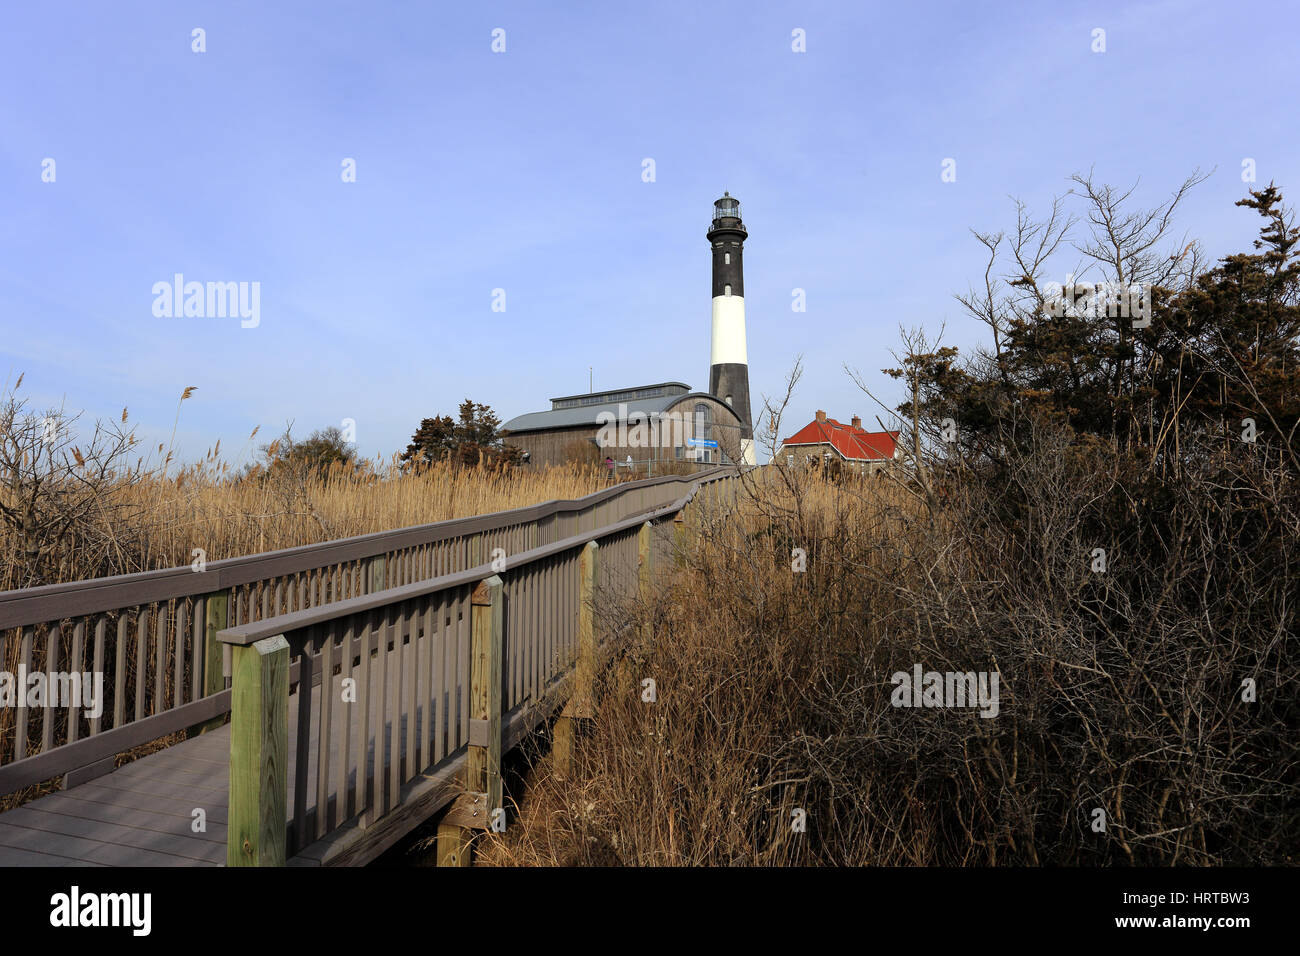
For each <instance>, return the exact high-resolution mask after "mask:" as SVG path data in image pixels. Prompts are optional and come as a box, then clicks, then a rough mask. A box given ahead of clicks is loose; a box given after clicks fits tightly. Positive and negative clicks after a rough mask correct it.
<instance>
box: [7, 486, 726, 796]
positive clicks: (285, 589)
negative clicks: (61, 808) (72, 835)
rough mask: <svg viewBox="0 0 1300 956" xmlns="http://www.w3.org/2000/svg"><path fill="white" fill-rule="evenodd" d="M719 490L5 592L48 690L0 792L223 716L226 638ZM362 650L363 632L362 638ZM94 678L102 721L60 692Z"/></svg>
mask: <svg viewBox="0 0 1300 956" xmlns="http://www.w3.org/2000/svg"><path fill="white" fill-rule="evenodd" d="M722 471H723V470H722V469H715V472H714V473H715V474H720V473H721V472H722ZM707 478H708V473H706V474H704V475H694V476H689V477H687V476H664V477H660V478H654V479H649V480H646V481H639V482H631V483H625V484H619V485H614V486H611V487H609V488H606V489H604V490H602V491H599V492H596V493H594V494H592V495H588V496H586V497H584V498H580V499H577V500H573V501H551V502H547V503H544V504H540V505H534V506H531V507H527V508H518V509H515V510H512V511H504V512H498V513H496V514H492V515H485V516H480V517H474V518H463V519H456V520H453V521H443V522H438V523H436V524H429V525H421V526H417V527H412V528H405V529H401V530H398V531H391V532H382V533H378V534H371V535H363V536H359V537H354V538H346V539H341V540H337V541H330V542H325V543H323V544H318V545H309V546H305V547H299V548H290V549H286V550H283V551H275V552H270V553H266V554H260V555H253V556H250V557H243V558H233V559H229V560H224V561H214V562H210V563H208V564H207V565H206V566H205V567H203V568H201V569H198V570H195V569H191V568H174V569H169V570H165V571H151V572H145V573H141V574H132V575H122V576H119V577H112V578H101V579H96V580H91V581H79V582H74V583H70V584H57V585H49V586H45V587H39V588H28V589H24V590H20V591H8V592H4V593H0V641H2V642H3V643H2V645H0V646H2V647H3V666H4V670H5V671H6V672H7V674H9V675H16V676H17V677H18V678H23V677H24V676H25V675H28V674H34V673H37V672H39V673H42V674H44V675H45V678H44V683H45V685H46V689H47V692H46V694H45V695H44V699H43V700H38V701H35V702H33V701H30V700H29V699H28V697H27V695H26V694H24V693H22V691H23V689H24V688H25V683H24V682H23V681H21V680H15V681H13V686H15V687H16V689H17V691H18V693H17V699H16V700H15V701H14V703H15V705H16V706H14V707H5V708H0V795H3V794H6V793H11V792H13V791H16V790H20V789H22V788H24V787H28V786H31V785H33V784H37V783H41V782H43V781H47V780H50V779H53V778H56V777H59V776H65V775H66V776H65V779H64V786H72V785H74V784H75V783H76V782H77V781H79V780H82V779H89V778H90V777H92V776H95V775H98V774H100V773H103V772H106V771H107V770H109V769H111V763H112V761H113V759H114V758H115V756H116V755H117V754H119V753H121V752H123V751H126V750H130V749H131V748H133V747H136V746H139V745H141V744H145V743H148V742H150V741H153V740H156V739H159V738H162V737H166V736H168V735H171V734H175V733H178V732H180V731H183V730H187V729H194V728H197V727H199V726H200V725H204V724H205V723H207V722H211V721H214V720H217V719H224V715H225V714H227V713H228V712H229V711H230V707H231V694H230V691H229V690H228V689H227V687H228V683H229V678H230V674H231V670H230V668H231V655H230V652H229V650H228V648H227V649H225V650H223V645H222V643H221V642H219V641H218V640H217V639H216V635H217V633H218V632H219V631H222V630H223V629H226V628H228V627H241V626H244V625H248V624H252V623H255V622H258V621H263V620H267V619H269V618H272V617H277V616H279V615H283V614H286V613H290V614H291V613H301V612H303V611H304V610H309V609H314V608H323V607H325V606H328V605H331V604H335V603H339V602H344V601H352V600H355V599H357V598H359V597H362V596H364V595H368V594H373V593H375V592H379V591H382V590H384V589H391V588H395V587H396V588H400V587H404V586H408V585H411V584H413V583H417V582H423V581H430V580H433V579H437V578H445V577H446V576H448V575H454V574H457V573H461V572H464V571H465V570H466V569H469V568H474V567H476V566H478V565H480V564H482V563H483V562H484V561H487V560H488V558H489V556H490V554H491V549H492V548H493V547H500V548H502V549H504V550H505V551H506V552H507V553H515V554H517V553H520V552H526V551H528V550H529V549H536V548H539V547H543V546H545V545H549V544H553V543H555V542H559V541H562V540H564V539H567V538H569V537H571V536H573V535H576V534H580V533H582V532H589V531H592V530H594V529H598V528H601V527H603V526H606V525H609V524H611V523H613V522H614V521H616V520H620V519H623V518H627V517H630V516H635V515H637V514H641V513H645V512H648V511H651V510H653V509H655V508H659V507H662V506H663V505H664V504H666V503H668V502H671V501H673V500H675V499H677V498H679V497H681V496H682V494H683V493H684V491H685V490H686V489H687V488H689V487H690V485H691V484H692V483H693V482H696V481H699V480H701V479H706V480H707ZM556 561H557V563H560V564H562V563H563V562H562V561H560V559H558V558H557V559H556ZM539 573H540V571H539ZM546 573H548V574H550V573H555V574H559V573H566V572H563V571H562V570H556V571H548V572H546ZM532 587H534V588H536V582H534V583H533V584H532ZM466 593H468V592H466ZM440 594H441V596H440V598H439V600H440V601H445V602H446V603H445V604H443V605H438V606H436V607H434V606H425V605H421V606H420V609H421V613H426V614H432V613H441V614H444V616H449V615H450V612H451V610H454V611H455V613H456V615H457V620H458V621H459V620H460V619H461V615H462V614H463V611H464V602H465V600H467V598H466V595H465V594H461V593H459V592H455V591H454V589H453V591H450V592H446V593H442V592H440ZM458 602H459V603H458ZM412 613H413V612H412ZM365 633H366V635H367V636H366V638H365V639H366V640H371V639H373V638H374V632H372V631H371V630H366V631H365ZM361 639H362V638H361V636H360V631H359V632H358V634H357V635H355V636H354V640H356V641H360V640H361ZM444 640H446V639H444ZM456 640H457V641H460V640H461V638H460V637H459V636H458V637H457V638H456ZM349 647H351V645H349ZM322 648H323V645H322ZM313 660H314V657H313ZM82 673H88V674H89V675H91V677H92V679H94V678H96V677H97V678H99V679H101V680H102V682H103V683H102V692H101V693H100V694H99V696H98V707H97V710H98V712H97V713H96V712H92V711H91V710H89V709H88V708H87V707H86V706H84V704H83V703H81V702H79V701H78V700H73V701H70V702H67V701H65V700H59V699H55V694H54V693H52V692H51V691H54V690H57V689H59V684H60V682H61V681H62V688H61V689H62V690H63V691H64V692H66V691H67V690H68V689H69V688H68V682H67V681H68V678H69V677H70V675H79V674H82ZM296 673H297V672H295V674H296ZM295 679H296V678H295ZM309 696H310V695H309ZM84 699H85V698H81V700H82V701H84ZM65 703H68V704H69V706H64V704H65ZM451 739H452V738H451V737H448V738H447V739H446V740H445V741H444V744H443V747H444V749H445V748H446V747H448V746H452V744H451ZM456 739H457V740H459V738H456Z"/></svg>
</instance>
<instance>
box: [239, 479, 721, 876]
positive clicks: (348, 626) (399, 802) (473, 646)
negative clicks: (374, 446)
mask: <svg viewBox="0 0 1300 956" xmlns="http://www.w3.org/2000/svg"><path fill="white" fill-rule="evenodd" d="M735 480H736V479H735V477H734V474H733V473H732V472H731V471H730V470H727V471H726V472H720V473H715V474H713V475H710V476H707V477H703V478H698V479H695V480H694V483H693V487H692V489H691V490H690V491H689V492H688V493H687V494H686V495H684V496H683V497H682V498H681V499H678V500H677V501H673V502H671V503H669V504H667V505H666V506H664V507H658V508H652V509H650V510H649V511H648V512H645V513H642V514H639V515H634V516H632V517H629V518H625V519H623V520H619V521H615V522H613V523H611V524H609V525H607V526H604V527H598V528H595V529H591V530H587V531H580V532H578V533H577V534H574V535H571V536H569V537H567V538H564V539H561V540H558V541H554V542H552V543H549V544H544V545H538V546H535V547H531V548H527V549H526V550H523V551H520V552H512V551H508V549H504V548H503V550H507V552H508V553H507V556H506V557H505V558H504V559H498V560H497V561H495V562H490V563H485V564H482V565H480V566H478V567H475V568H470V569H468V570H465V571H461V572H456V573H453V574H448V575H443V576H441V577H438V578H434V579H432V580H428V581H420V582H415V583H412V584H407V585H404V586H400V587H395V588H390V589H387V590H384V591H380V592H377V593H374V594H370V595H364V596H360V597H356V598H352V599H348V600H344V601H340V602H338V603H334V604H329V605H325V606H322V607H320V608H316V609H310V610H305V611H299V612H296V613H290V614H285V615H282V616H279V617H273V618H270V619H267V620H264V621H259V622H257V623H252V624H246V625H242V626H238V627H232V628H229V629H226V630H223V631H222V632H221V633H220V635H219V636H220V640H221V641H223V642H224V643H226V644H228V645H230V646H232V647H233V648H234V665H233V672H234V684H233V688H232V691H233V694H234V705H233V714H232V718H231V735H232V736H231V766H230V781H231V785H230V793H231V806H230V816H229V823H228V831H227V833H228V847H227V864H228V865H279V864H282V863H284V862H285V861H286V859H288V858H289V857H292V856H294V855H295V854H299V853H302V852H303V851H304V850H306V849H307V848H308V847H309V845H311V844H313V843H315V842H316V841H320V840H322V839H323V838H325V837H327V836H330V835H332V834H336V833H337V832H338V831H340V830H341V829H343V828H344V827H345V825H348V824H349V823H352V824H354V825H353V826H352V830H353V832H354V834H355V833H356V832H358V831H360V830H364V829H366V828H376V827H377V826H378V827H379V828H381V829H382V825H383V820H384V818H385V817H386V816H388V815H389V814H391V813H393V811H395V810H396V809H398V808H399V807H401V806H405V805H406V804H407V803H408V801H411V800H413V799H415V800H420V801H421V806H420V809H419V813H418V815H419V816H427V815H428V814H429V813H432V812H434V811H436V810H437V809H439V808H440V807H441V806H443V805H445V804H446V803H447V802H450V801H451V800H452V799H453V798H454V797H455V795H456V793H457V792H458V791H459V790H460V789H461V788H460V786H458V785H457V784H456V783H455V782H454V781H453V780H452V776H453V772H460V771H461V770H463V771H464V774H465V778H466V780H465V783H464V784H463V787H464V789H465V790H466V791H467V793H466V796H467V797H468V798H469V799H468V800H467V801H466V803H465V810H464V811H463V812H464V813H466V814H468V815H470V816H475V815H477V816H478V820H477V821H467V822H469V823H471V825H474V824H475V823H476V824H477V825H478V826H479V828H483V827H485V826H486V824H487V821H488V820H489V819H490V818H491V815H492V814H493V813H495V812H500V811H501V809H502V808H501V783H500V758H501V753H502V751H503V750H508V749H509V748H510V747H511V746H512V745H513V744H514V743H515V742H516V741H517V740H518V739H519V738H520V737H522V735H523V733H524V732H526V730H527V729H529V728H530V727H531V726H533V725H535V724H536V723H537V722H539V721H540V720H541V719H543V718H544V717H545V716H546V715H547V714H548V713H550V712H551V711H552V710H553V709H554V707H555V705H556V703H557V702H558V699H559V698H560V697H561V696H564V694H563V693H562V691H561V690H560V687H561V685H563V684H566V683H568V682H570V681H571V682H572V687H571V691H572V695H571V696H572V700H573V701H574V702H575V703H576V708H577V711H585V710H588V709H589V708H590V699H589V694H590V690H591V688H590V682H591V657H592V654H593V652H594V646H595V641H596V626H595V623H594V605H595V601H596V595H597V594H600V595H601V602H602V606H604V604H605V602H606V601H608V600H611V599H613V598H615V597H618V596H631V595H633V594H636V593H638V591H639V592H640V593H641V594H643V595H646V594H647V590H648V586H649V581H650V575H649V572H650V568H651V567H652V565H653V563H654V561H655V560H656V558H655V556H656V555H662V554H663V553H664V551H665V549H666V548H669V547H672V546H673V543H672V542H671V541H669V540H668V536H667V535H666V534H664V533H662V530H661V531H660V533H656V531H655V529H656V525H657V524H658V523H659V522H662V521H664V519H668V518H672V517H673V516H675V515H677V514H678V513H679V512H680V511H681V510H682V509H684V508H685V506H686V504H687V503H688V502H690V501H691V499H692V498H693V497H694V495H695V493H696V491H697V490H698V489H700V488H703V489H705V493H706V495H707V496H708V497H709V498H710V499H711V500H714V501H717V500H720V499H721V498H723V497H730V496H734V495H735V493H736V488H735ZM670 524H672V522H670ZM497 540H498V539H496V538H494V537H492V536H491V535H489V536H488V538H487V544H488V545H496V546H500V545H497V544H496V542H497ZM575 660H578V661H579V667H578V670H577V672H576V673H574V672H573V671H574V668H573V665H574V662H575ZM584 660H585V662H586V666H585V667H584V666H583V663H582V662H583V661H584ZM461 748H465V751H464V752H463V753H462V754H460V755H459V757H458V758H457V760H456V761H453V759H452V757H453V755H455V754H457V752H458V751H460V750H461ZM462 765H463V766H462ZM289 767H292V771H290V770H289V769H288V768H289ZM417 778H419V779H418V780H417ZM413 784H414V785H417V786H418V785H420V784H426V786H425V788H424V789H425V791H426V793H431V794H432V796H430V797H429V798H428V799H423V796H422V795H421V794H419V793H416V792H414V791H413V790H412V785H413ZM406 813H407V816H408V817H409V816H413V815H417V814H415V813H414V812H413V811H412V810H411V809H410V808H409V807H407V808H406ZM455 813H456V810H455V808H453V811H452V814H455ZM354 818H355V819H354ZM453 829H455V826H454V825H453ZM320 852H323V851H320ZM372 852H373V847H372Z"/></svg>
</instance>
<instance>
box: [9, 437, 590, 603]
mask: <svg viewBox="0 0 1300 956" xmlns="http://www.w3.org/2000/svg"><path fill="white" fill-rule="evenodd" d="M220 473H221V469H219V468H214V467H213V466H212V464H211V463H206V464H203V465H196V466H190V467H186V468H183V469H181V470H180V471H175V470H174V469H173V471H172V474H170V475H163V474H152V475H147V476H145V477H143V478H141V479H140V480H138V481H135V482H132V483H130V484H127V485H124V486H123V487H121V488H120V489H118V491H117V492H116V493H113V498H114V507H113V508H112V509H111V510H105V511H104V512H103V513H102V517H101V518H100V519H99V520H98V521H97V526H95V527H91V528H86V527H84V526H83V527H81V528H80V531H79V534H78V536H77V538H76V540H70V541H68V542H67V545H66V546H65V547H63V548H61V549H60V553H59V554H58V555H57V572H56V573H55V574H53V575H46V577H45V580H44V581H43V583H47V584H48V583H57V582H64V581H76V580H83V579H86V578H90V577H99V576H104V575H107V574H126V573H132V572H136V571H145V570H153V569H158V568H171V567H180V566H183V565H186V564H189V563H190V562H191V560H192V554H193V552H194V550H195V549H200V548H201V549H202V550H203V551H204V553H205V555H206V559H207V560H208V561H215V560H220V559H223V558H232V557H238V556H242V555H248V554H257V553H260V552H264V551H275V550H279V549H281V548H290V547H295V546H298V545H305V544H315V543H318V542H322V541H328V540H331V539H335V538H344V537H350V536H352V535H360V534H368V533H371V532H376V531H391V530H393V529H396V528H404V527H409V526H411V525H418V524H426V523H429V522H435V521H444V520H448V519H452V518H464V517H470V516H473V515H481V514H489V513H491V512H495V511H503V510H508V509H511V508H520V507H524V506H527V505H533V504H538V503H541V502H544V501H549V500H552V499H557V498H559V499H564V498H578V497H581V496H583V495H587V494H590V493H592V492H593V491H597V490H599V489H600V488H602V487H604V486H605V483H606V481H607V479H606V477H605V476H604V475H602V474H600V473H599V472H598V471H596V470H595V469H593V468H588V467H582V466H578V465H567V466H556V467H548V468H527V467H526V468H520V469H511V468H498V469H493V468H466V467H462V466H458V465H455V464H450V463H436V464H433V465H430V466H427V467H424V468H422V469H420V470H419V471H415V472H406V473H403V472H402V471H400V470H399V469H397V468H396V467H389V468H387V469H385V470H384V471H382V472H381V473H379V474H370V475H367V476H365V477H362V478H357V477H354V476H352V475H350V474H348V473H346V472H345V471H344V470H342V469H334V470H333V471H331V472H329V473H325V474H317V473H312V474H307V475H292V474H287V473H286V474H269V475H263V476H261V477H258V478H252V479H249V478H245V479H243V480H238V481H232V480H229V479H226V480H222V479H221V478H220V477H219V475H220ZM0 494H3V492H0ZM23 558H24V555H23V550H22V547H21V542H20V541H19V536H18V535H17V534H16V533H14V532H13V531H12V530H11V529H9V528H7V527H6V528H5V529H4V530H3V531H0V590H7V589H11V588H14V587H19V586H21V585H20V583H19V582H20V581H22V570H23Z"/></svg>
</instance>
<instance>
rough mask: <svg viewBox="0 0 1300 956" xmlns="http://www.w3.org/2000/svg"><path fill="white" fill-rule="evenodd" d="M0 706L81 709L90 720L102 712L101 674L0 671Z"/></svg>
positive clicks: (21, 669) (19, 670)
mask: <svg viewBox="0 0 1300 956" xmlns="http://www.w3.org/2000/svg"><path fill="white" fill-rule="evenodd" d="M0 707H31V708H35V707H41V708H44V707H65V708H71V707H80V708H82V709H83V712H84V713H85V715H86V716H87V717H89V718H90V719H91V720H94V719H95V718H97V717H99V716H100V715H101V714H102V713H103V712H104V674H103V672H102V671H96V672H95V673H93V674H92V673H89V672H87V673H80V674H79V673H77V672H75V671H74V672H72V673H67V672H64V671H53V672H51V673H48V674H47V673H46V672H45V671H33V672H31V673H28V671H27V668H26V667H25V666H23V665H22V664H20V665H18V673H17V674H12V673H10V672H9V671H0Z"/></svg>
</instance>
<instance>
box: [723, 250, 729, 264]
mask: <svg viewBox="0 0 1300 956" xmlns="http://www.w3.org/2000/svg"><path fill="white" fill-rule="evenodd" d="M722 264H723V265H724V266H729V265H731V253H730V252H724V253H723V254H722Z"/></svg>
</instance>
